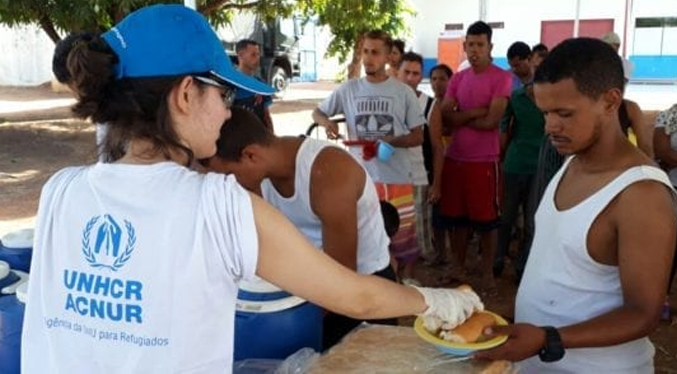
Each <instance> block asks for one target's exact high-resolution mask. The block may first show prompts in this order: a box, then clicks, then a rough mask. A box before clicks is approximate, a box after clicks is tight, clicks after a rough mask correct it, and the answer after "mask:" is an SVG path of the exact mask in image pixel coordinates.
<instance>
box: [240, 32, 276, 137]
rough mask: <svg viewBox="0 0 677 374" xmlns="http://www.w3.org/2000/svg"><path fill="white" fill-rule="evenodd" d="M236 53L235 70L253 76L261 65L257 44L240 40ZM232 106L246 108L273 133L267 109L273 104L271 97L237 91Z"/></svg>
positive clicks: (271, 120) (249, 40)
mask: <svg viewBox="0 0 677 374" xmlns="http://www.w3.org/2000/svg"><path fill="white" fill-rule="evenodd" d="M235 52H236V53H237V61H238V63H237V69H238V70H239V71H241V72H243V73H245V74H247V75H251V76H254V75H255V74H256V73H257V72H258V71H259V67H260V65H261V49H260V46H259V43H257V42H256V41H254V40H251V39H242V40H240V41H239V42H237V44H236V45H235ZM233 104H234V105H237V106H241V107H243V108H246V109H248V110H250V111H252V112H254V114H256V116H257V117H259V119H261V122H263V123H264V124H265V125H266V127H267V128H268V129H269V130H270V131H273V119H272V117H271V116H270V111H269V108H270V106H271V105H272V104H273V99H272V97H271V96H262V95H258V94H255V93H253V92H249V91H244V90H238V91H237V95H236V96H235V101H234V103H233Z"/></svg>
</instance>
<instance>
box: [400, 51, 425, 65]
mask: <svg viewBox="0 0 677 374" xmlns="http://www.w3.org/2000/svg"><path fill="white" fill-rule="evenodd" d="M405 61H409V62H418V63H419V65H421V69H423V56H421V55H419V54H418V53H416V52H411V51H409V52H407V53H405V54H403V55H402V59H401V60H400V62H399V63H398V64H397V68H398V69H399V68H401V67H402V64H403V63H404V62H405Z"/></svg>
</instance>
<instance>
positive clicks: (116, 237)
mask: <svg viewBox="0 0 677 374" xmlns="http://www.w3.org/2000/svg"><path fill="white" fill-rule="evenodd" d="M66 65H67V67H68V72H69V73H70V82H69V83H70V84H69V85H70V86H71V87H72V88H74V90H75V93H76V96H77V98H78V102H77V104H76V105H75V106H74V108H73V111H74V113H75V114H76V115H77V116H79V117H83V118H91V120H92V121H94V122H98V123H107V124H108V128H109V130H108V133H107V135H106V139H105V143H104V149H103V151H104V152H106V153H107V154H108V155H109V156H110V158H111V160H112V161H113V162H111V163H98V164H95V165H92V166H85V167H70V168H66V169H64V170H61V171H59V172H58V173H56V174H55V175H54V176H53V177H52V178H51V179H50V180H49V181H48V182H47V184H46V185H45V186H44V188H43V191H42V196H41V199H40V208H39V212H38V218H37V226H36V238H35V254H34V258H33V263H32V267H31V281H30V285H29V291H28V295H29V296H28V303H27V308H26V315H25V323H24V333H23V341H22V372H23V373H41V374H42V373H50V372H69V373H97V372H100V373H170V372H191V373H211V372H218V373H222V372H229V371H230V370H231V366H232V355H233V326H234V313H235V300H236V296H237V290H238V285H237V283H238V281H240V280H242V279H248V278H251V277H253V276H254V275H255V274H256V275H259V276H261V277H262V278H264V279H266V280H268V281H270V282H272V283H274V284H276V285H278V286H280V287H282V288H284V289H286V290H289V291H290V292H292V293H294V294H296V295H298V296H300V297H302V298H305V299H308V300H310V301H313V302H315V303H317V304H319V305H321V306H323V307H326V308H328V309H331V310H334V311H337V312H339V313H342V314H346V315H350V316H353V317H355V318H383V317H394V316H403V315H409V314H421V315H423V316H424V317H425V320H426V322H427V323H428V324H432V325H435V324H439V323H440V321H448V322H450V323H451V324H458V323H461V322H462V321H463V320H465V319H466V318H467V317H468V316H469V315H470V314H471V313H472V312H473V311H475V310H478V309H482V304H481V302H480V301H479V299H478V297H477V295H475V294H474V293H473V292H465V291H458V290H441V289H426V288H418V289H415V288H412V287H404V286H400V285H397V284H395V283H391V282H389V281H386V280H384V279H381V278H376V277H372V276H360V275H357V274H356V273H354V272H351V271H349V270H348V269H346V268H344V267H342V266H340V265H338V264H337V263H335V262H334V261H332V260H331V259H330V258H329V257H327V256H325V255H324V254H322V253H321V252H319V251H316V250H314V248H312V247H311V245H310V244H309V243H308V242H307V241H306V240H305V239H304V238H303V237H302V236H301V235H300V234H299V233H298V232H297V230H296V229H295V228H294V227H293V226H292V225H291V223H289V222H288V221H287V220H286V219H285V218H283V216H282V215H281V214H280V213H278V212H277V211H275V210H274V209H273V208H271V207H270V206H269V205H267V204H266V203H265V202H263V201H262V200H261V199H260V198H258V197H256V196H253V195H250V194H248V193H247V192H245V190H244V189H242V188H241V187H240V186H239V185H238V184H237V183H236V181H235V178H234V177H232V176H229V177H224V176H223V175H221V174H200V173H198V172H196V171H194V170H191V168H190V165H192V164H193V161H194V160H195V159H200V158H206V157H210V156H212V155H213V154H214V153H215V151H216V140H217V138H218V136H219V129H220V127H221V125H222V124H223V123H224V121H225V120H227V119H228V118H229V117H230V115H231V114H230V109H229V108H230V105H231V104H232V100H233V96H234V92H235V90H240V89H242V90H249V91H253V92H256V93H259V94H271V93H272V92H271V89H270V87H268V86H266V85H265V84H263V83H261V82H258V81H256V80H254V79H252V78H249V77H247V76H244V75H242V74H240V73H238V72H237V71H236V70H235V69H234V68H233V67H232V65H231V63H230V60H229V59H228V57H227V56H226V54H225V52H224V51H223V49H222V47H221V44H220V42H219V40H218V38H217V36H216V34H215V33H214V31H213V30H212V29H211V27H210V26H209V24H208V23H207V21H206V20H205V19H204V18H203V17H202V16H201V15H199V14H198V13H196V12H195V11H193V10H190V9H188V8H186V7H183V6H180V5H156V6H151V7H146V8H143V9H141V10H138V11H136V12H134V13H132V14H131V15H129V16H128V17H127V18H125V19H124V20H123V21H122V22H121V23H120V24H118V25H117V26H115V27H114V28H112V29H111V30H110V31H108V32H106V33H104V34H102V35H101V36H92V37H88V38H86V39H82V40H79V41H77V42H75V43H74V44H73V47H72V50H71V51H70V52H69V53H68V57H67V60H66ZM281 239H283V240H281ZM311 280H312V281H311Z"/></svg>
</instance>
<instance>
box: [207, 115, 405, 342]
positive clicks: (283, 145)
mask: <svg viewBox="0 0 677 374" xmlns="http://www.w3.org/2000/svg"><path fill="white" fill-rule="evenodd" d="M206 164H207V166H208V168H209V169H211V170H212V171H217V172H221V173H227V174H230V173H232V174H234V175H235V176H236V178H237V180H238V182H239V183H240V184H242V185H243V186H244V187H245V188H247V189H249V190H251V191H253V192H256V193H258V194H260V195H261V196H262V197H263V198H264V199H265V200H266V201H268V202H269V203H270V204H271V205H273V206H274V207H275V208H277V209H278V210H279V211H281V212H282V213H283V214H284V215H285V216H287V218H289V220H290V221H291V222H292V223H293V224H294V225H295V226H296V227H297V228H298V229H299V231H301V233H302V234H304V235H305V236H306V238H308V240H310V242H311V243H312V244H313V245H314V246H315V247H317V248H321V249H322V250H323V251H324V252H325V253H327V254H328V255H329V256H330V257H332V258H333V259H334V260H336V261H338V262H339V263H341V264H342V265H344V266H345V267H347V268H349V269H352V270H355V271H357V272H358V273H360V274H376V275H380V276H382V277H384V278H387V279H390V280H395V273H394V271H393V269H392V268H391V266H390V254H389V252H388V244H389V243H390V240H389V238H388V235H387V234H386V231H385V225H384V222H383V217H382V215H381V205H380V203H379V199H378V196H377V194H376V188H375V187H374V183H373V182H372V180H371V178H370V177H369V175H368V174H367V172H366V171H365V170H364V168H363V167H362V166H361V165H360V164H359V163H358V162H357V160H355V159H354V158H353V156H352V155H350V154H349V153H348V152H346V151H345V150H343V149H341V148H339V147H337V146H336V145H334V144H333V143H330V142H324V141H319V140H316V139H310V138H303V137H277V136H275V135H274V134H273V133H272V132H270V131H268V130H266V129H265V127H264V126H263V124H262V123H261V122H260V121H259V120H258V119H257V118H256V116H254V115H252V114H251V113H249V112H247V111H246V110H244V109H241V108H238V107H233V108H232V117H231V119H230V120H229V121H228V122H226V123H225V124H224V126H223V127H222V128H221V136H220V138H219V140H218V142H217V154H216V156H214V157H212V158H211V159H209V160H208V161H207V162H206ZM281 239H283V238H281ZM360 322H361V321H357V320H353V319H349V318H347V317H343V316H337V315H333V314H331V313H330V314H329V315H328V316H327V317H325V331H324V335H325V336H324V340H325V347H326V348H328V347H329V346H331V345H333V344H335V343H336V342H338V340H340V338H341V337H343V335H345V334H346V333H348V332H349V331H350V330H352V329H353V328H354V327H355V326H357V325H358V324H359V323H360ZM371 322H372V323H373V321H371ZM376 323H379V322H378V321H377V322H376ZM380 323H389V324H396V320H387V321H380Z"/></svg>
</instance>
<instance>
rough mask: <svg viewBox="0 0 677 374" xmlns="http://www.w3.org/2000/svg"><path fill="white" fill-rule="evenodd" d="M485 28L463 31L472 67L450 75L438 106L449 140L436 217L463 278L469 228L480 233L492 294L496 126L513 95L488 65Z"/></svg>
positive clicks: (485, 284) (507, 78) (501, 74)
mask: <svg viewBox="0 0 677 374" xmlns="http://www.w3.org/2000/svg"><path fill="white" fill-rule="evenodd" d="M491 35H492V30H491V27H489V25H487V24H486V23H484V22H482V21H478V22H475V23H473V24H472V25H470V27H468V31H467V33H466V39H465V41H464V42H463V48H464V50H465V53H466V54H467V55H468V61H469V62H470V64H471V68H469V69H466V70H463V71H461V72H458V73H456V74H454V76H453V77H452V78H451V82H449V86H448V88H447V93H446V97H445V99H444V102H443V104H442V115H443V116H444V117H445V124H446V125H448V126H449V127H451V133H452V136H453V139H454V140H453V141H452V142H451V144H450V145H449V147H447V150H446V155H445V160H444V170H443V173H442V175H443V176H442V181H441V182H442V196H441V198H440V213H441V214H442V215H443V216H445V217H446V220H447V221H448V222H449V223H450V224H451V225H452V226H453V234H452V237H453V238H454V239H453V241H452V248H453V249H454V251H456V254H457V256H456V260H457V264H456V266H458V269H459V271H460V272H461V274H459V275H461V276H462V275H463V274H462V273H463V271H464V266H465V264H464V263H465V255H466V252H467V247H468V237H469V230H470V229H473V230H474V231H475V232H478V233H479V234H480V246H481V251H482V253H481V256H482V260H481V264H480V271H481V272H482V288H484V289H485V290H486V291H488V292H489V293H491V294H495V292H496V285H495V282H494V276H493V263H494V255H495V252H496V239H497V237H496V229H497V227H498V224H499V196H500V182H499V154H500V150H499V139H498V123H499V121H500V119H501V117H502V116H503V113H504V112H505V108H506V107H507V105H508V98H509V97H510V93H511V91H512V77H511V75H510V73H508V72H507V71H505V70H503V69H501V68H499V67H498V66H496V65H494V64H493V63H492V62H491V49H492V44H491Z"/></svg>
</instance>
